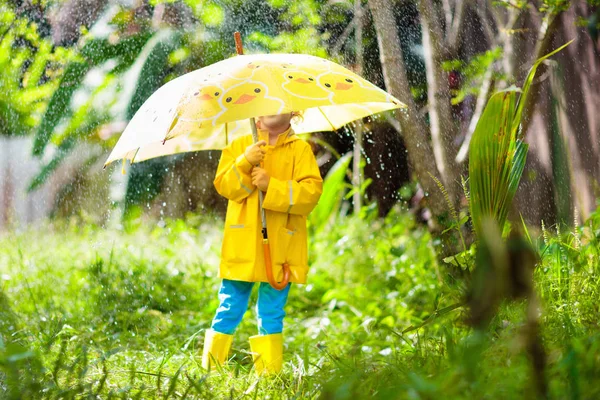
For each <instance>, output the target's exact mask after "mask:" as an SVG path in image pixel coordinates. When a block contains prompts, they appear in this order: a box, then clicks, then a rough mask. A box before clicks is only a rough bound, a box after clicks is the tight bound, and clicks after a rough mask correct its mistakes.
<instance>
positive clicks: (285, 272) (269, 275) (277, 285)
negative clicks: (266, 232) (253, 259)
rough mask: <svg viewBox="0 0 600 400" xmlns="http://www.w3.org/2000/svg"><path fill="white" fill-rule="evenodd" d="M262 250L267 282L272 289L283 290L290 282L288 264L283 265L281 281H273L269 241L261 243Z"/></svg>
mask: <svg viewBox="0 0 600 400" xmlns="http://www.w3.org/2000/svg"><path fill="white" fill-rule="evenodd" d="M263 250H264V253H265V264H266V267H267V268H266V269H267V279H268V280H269V284H270V285H271V286H272V287H273V289H277V290H283V289H284V288H285V287H286V286H287V285H288V283H289V281H290V265H289V264H288V263H283V280H282V281H281V282H277V281H275V277H273V264H272V263H271V249H270V246H269V239H265V240H264V241H263Z"/></svg>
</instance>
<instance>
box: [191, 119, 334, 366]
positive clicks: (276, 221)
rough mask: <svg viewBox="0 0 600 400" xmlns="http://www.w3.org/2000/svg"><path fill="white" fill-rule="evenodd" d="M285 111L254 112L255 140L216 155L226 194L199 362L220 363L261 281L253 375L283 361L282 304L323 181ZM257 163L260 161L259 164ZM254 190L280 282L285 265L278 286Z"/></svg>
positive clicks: (219, 183) (302, 269)
mask: <svg viewBox="0 0 600 400" xmlns="http://www.w3.org/2000/svg"><path fill="white" fill-rule="evenodd" d="M298 115H299V113H287V114H280V115H269V116H263V117H259V121H258V122H257V128H258V134H259V142H258V143H256V144H253V139H252V136H251V135H247V136H244V137H241V138H238V139H236V140H233V141H232V142H231V144H229V145H228V146H227V147H226V148H225V149H224V150H223V153H222V154H221V159H220V161H219V167H218V169H217V174H216V177H215V180H214V185H215V188H216V189H217V191H218V192H219V194H221V195H222V196H224V197H226V198H227V199H229V202H228V206H227V215H226V217H225V229H224V236H223V246H222V249H221V264H220V266H219V277H220V278H222V279H223V280H222V282H221V287H220V289H219V302H220V305H219V308H218V309H217V312H216V315H215V317H214V319H213V321H212V325H211V329H209V330H207V331H206V337H205V340H204V350H203V352H202V366H203V367H204V368H206V369H209V367H210V366H211V365H212V364H213V363H215V362H216V363H218V364H223V363H224V362H225V361H226V360H227V357H228V354H229V349H230V347H231V343H232V339H233V333H234V332H235V329H236V328H237V326H238V325H239V323H240V322H241V320H242V317H243V315H244V313H245V312H246V309H247V307H248V299H249V297H250V292H251V291H252V287H253V286H254V282H260V286H259V289H258V301H257V304H256V311H257V314H258V335H256V336H252V337H250V349H251V351H252V355H253V359H254V366H255V369H256V372H257V373H258V374H262V373H273V372H275V373H277V372H280V371H281V368H282V361H283V356H282V353H283V336H282V331H283V318H284V316H285V311H284V309H283V308H284V306H285V303H286V300H287V297H288V292H289V290H290V285H291V282H294V283H306V275H307V272H308V265H307V232H306V217H307V215H308V214H309V213H310V212H311V211H312V210H313V208H314V207H315V206H316V205H317V202H318V201H319V197H320V196H321V192H322V190H323V180H322V178H321V174H320V172H319V168H318V165H317V162H316V159H315V156H314V154H313V152H312V149H311V147H310V145H309V144H308V143H306V142H305V141H304V140H300V139H299V138H298V137H297V136H296V135H295V134H294V131H293V130H292V128H291V125H290V121H291V119H292V117H294V116H298ZM261 162H262V164H261V166H260V167H258V166H257V165H258V164H259V163H261ZM258 190H261V191H263V192H264V202H263V208H264V210H265V214H266V220H267V231H268V234H269V243H270V247H271V260H272V267H273V276H274V277H275V280H276V281H277V282H281V281H282V277H283V272H282V265H283V264H284V263H287V264H288V265H289V268H290V283H288V285H287V286H285V287H284V288H283V289H282V290H277V289H274V288H273V287H271V285H270V284H269V283H268V280H267V274H266V270H265V261H264V253H263V240H262V232H261V230H262V222H261V216H260V210H259V196H258Z"/></svg>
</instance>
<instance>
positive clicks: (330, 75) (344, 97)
mask: <svg viewBox="0 0 600 400" xmlns="http://www.w3.org/2000/svg"><path fill="white" fill-rule="evenodd" d="M317 83H318V85H319V86H320V87H322V88H323V89H325V90H327V91H329V93H330V96H329V99H330V102H331V104H340V103H360V102H362V101H363V100H364V98H365V94H366V93H368V96H369V98H371V99H373V100H372V101H375V102H378V101H381V102H386V101H391V96H390V95H389V94H388V93H386V92H385V91H383V90H381V89H379V88H377V87H376V86H374V85H372V84H370V85H369V86H367V85H363V84H362V82H360V80H359V79H357V78H356V77H355V76H350V75H348V74H345V73H342V72H326V73H323V74H321V75H319V76H318V77H317Z"/></svg>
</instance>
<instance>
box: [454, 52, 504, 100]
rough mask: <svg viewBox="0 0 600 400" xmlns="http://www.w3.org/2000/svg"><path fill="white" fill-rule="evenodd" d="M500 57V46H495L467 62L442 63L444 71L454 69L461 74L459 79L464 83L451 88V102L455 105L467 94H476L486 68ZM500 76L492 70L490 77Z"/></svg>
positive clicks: (495, 78)
mask: <svg viewBox="0 0 600 400" xmlns="http://www.w3.org/2000/svg"><path fill="white" fill-rule="evenodd" d="M501 58H502V48H501V47H495V48H493V49H491V50H487V51H485V52H484V53H481V54H478V55H476V56H474V57H473V58H472V59H471V60H469V61H468V62H465V61H461V60H452V61H446V62H444V63H443V64H442V67H443V68H444V70H445V71H455V72H458V73H460V74H461V80H464V83H462V84H461V85H460V88H459V89H454V90H452V95H453V97H452V100H451V101H452V104H453V105H456V104H459V103H461V102H462V101H464V100H465V98H466V97H468V96H469V95H478V94H479V91H480V89H481V85H482V83H483V79H484V77H485V75H486V72H487V71H488V69H490V68H493V64H494V63H495V62H496V61H498V60H500V59H501ZM501 78H502V76H501V75H500V74H499V73H498V72H496V71H493V73H492V79H494V80H497V79H501Z"/></svg>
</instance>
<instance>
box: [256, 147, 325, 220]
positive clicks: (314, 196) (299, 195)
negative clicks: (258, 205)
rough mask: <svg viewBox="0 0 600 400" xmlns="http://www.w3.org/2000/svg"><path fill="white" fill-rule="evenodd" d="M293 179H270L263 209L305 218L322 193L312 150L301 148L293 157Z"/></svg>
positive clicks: (319, 175)
mask: <svg viewBox="0 0 600 400" xmlns="http://www.w3.org/2000/svg"><path fill="white" fill-rule="evenodd" d="M294 158H295V164H294V177H293V179H292V180H289V181H284V180H281V179H277V178H273V177H271V180H270V181H269V187H268V188H267V193H266V195H265V198H264V201H263V208H265V209H267V210H272V211H279V212H284V213H290V214H298V215H304V216H307V215H308V214H310V212H311V211H312V210H313V209H314V208H315V206H316V205H317V203H318V202H319V197H321V193H322V192H323V179H322V178H321V173H320V172H319V166H318V164H317V160H316V159H315V155H314V154H313V152H312V149H311V148H310V146H309V145H308V144H307V145H306V146H303V149H302V150H301V153H300V155H299V156H296V157H294Z"/></svg>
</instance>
